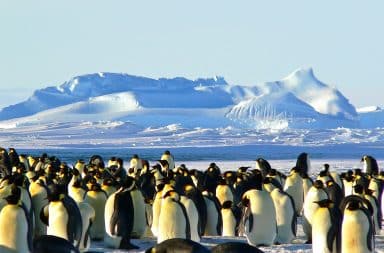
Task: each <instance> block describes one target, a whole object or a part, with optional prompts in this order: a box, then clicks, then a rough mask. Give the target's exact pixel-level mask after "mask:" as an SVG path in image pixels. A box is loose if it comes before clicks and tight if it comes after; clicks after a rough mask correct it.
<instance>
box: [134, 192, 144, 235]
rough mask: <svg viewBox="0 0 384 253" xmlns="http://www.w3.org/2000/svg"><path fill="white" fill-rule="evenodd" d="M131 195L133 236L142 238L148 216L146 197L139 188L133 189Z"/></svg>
mask: <svg viewBox="0 0 384 253" xmlns="http://www.w3.org/2000/svg"><path fill="white" fill-rule="evenodd" d="M131 197H132V202H133V207H134V208H133V218H134V221H133V228H132V233H131V237H132V238H141V237H142V236H143V235H144V233H145V230H146V227H147V224H146V217H145V212H146V210H145V203H144V197H143V195H142V193H141V192H140V191H139V190H133V191H131Z"/></svg>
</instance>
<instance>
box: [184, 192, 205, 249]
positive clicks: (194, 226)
mask: <svg viewBox="0 0 384 253" xmlns="http://www.w3.org/2000/svg"><path fill="white" fill-rule="evenodd" d="M180 202H181V203H182V204H183V205H184V207H185V210H186V211H187V215H188V219H189V224H190V229H191V240H192V241H195V242H200V236H199V213H198V212H197V208H196V206H195V203H194V202H193V201H192V200H191V199H189V198H187V197H185V196H181V197H180Z"/></svg>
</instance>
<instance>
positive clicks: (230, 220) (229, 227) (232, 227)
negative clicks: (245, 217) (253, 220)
mask: <svg viewBox="0 0 384 253" xmlns="http://www.w3.org/2000/svg"><path fill="white" fill-rule="evenodd" d="M221 217H222V219H223V229H222V236H230V237H234V236H237V235H238V229H237V228H238V226H239V224H240V220H241V209H240V208H239V207H237V206H234V205H233V203H232V202H231V201H226V202H224V203H223V204H222V206H221Z"/></svg>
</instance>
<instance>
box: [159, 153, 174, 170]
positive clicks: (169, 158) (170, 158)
mask: <svg viewBox="0 0 384 253" xmlns="http://www.w3.org/2000/svg"><path fill="white" fill-rule="evenodd" d="M160 160H166V161H167V162H168V168H169V169H170V170H173V169H174V168H175V159H174V157H173V155H172V154H171V152H170V151H169V150H165V151H164V153H163V154H162V155H161V158H160Z"/></svg>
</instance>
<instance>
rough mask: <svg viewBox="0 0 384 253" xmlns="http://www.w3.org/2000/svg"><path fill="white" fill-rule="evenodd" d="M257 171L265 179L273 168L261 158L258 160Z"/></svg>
mask: <svg viewBox="0 0 384 253" xmlns="http://www.w3.org/2000/svg"><path fill="white" fill-rule="evenodd" d="M256 169H258V170H260V171H261V174H262V176H263V178H265V177H266V176H267V175H268V173H269V172H270V171H271V169H272V167H271V165H270V164H269V162H268V161H267V160H265V159H264V158H261V157H260V158H257V159H256Z"/></svg>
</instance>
